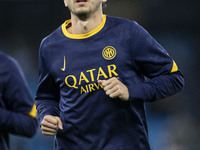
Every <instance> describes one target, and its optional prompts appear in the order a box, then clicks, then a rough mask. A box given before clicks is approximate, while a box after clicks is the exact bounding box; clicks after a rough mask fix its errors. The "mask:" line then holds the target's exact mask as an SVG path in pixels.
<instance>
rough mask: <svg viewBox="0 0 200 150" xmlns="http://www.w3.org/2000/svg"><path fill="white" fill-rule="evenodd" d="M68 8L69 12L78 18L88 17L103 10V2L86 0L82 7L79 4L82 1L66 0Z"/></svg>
mask: <svg viewBox="0 0 200 150" xmlns="http://www.w3.org/2000/svg"><path fill="white" fill-rule="evenodd" d="M65 1H66V3H67V6H68V9H69V11H70V12H71V13H72V14H73V15H75V16H77V17H87V16H89V15H91V14H93V13H95V12H96V11H98V10H99V9H102V8H101V7H102V1H101V0H84V1H83V2H85V3H84V4H83V5H80V4H79V3H78V2H80V1H81V0H65Z"/></svg>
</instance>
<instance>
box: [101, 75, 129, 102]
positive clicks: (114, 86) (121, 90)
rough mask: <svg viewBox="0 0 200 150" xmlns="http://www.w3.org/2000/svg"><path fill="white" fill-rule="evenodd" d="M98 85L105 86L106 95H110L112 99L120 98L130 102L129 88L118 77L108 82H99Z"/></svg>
mask: <svg viewBox="0 0 200 150" xmlns="http://www.w3.org/2000/svg"><path fill="white" fill-rule="evenodd" d="M98 83H99V84H101V85H102V86H103V89H104V91H105V92H106V95H108V96H109V97H110V98H120V99H121V100H123V101H128V99H129V91H128V88H127V87H126V86H125V85H124V84H123V83H122V82H121V81H119V80H118V79H117V78H116V77H113V78H110V79H108V80H98Z"/></svg>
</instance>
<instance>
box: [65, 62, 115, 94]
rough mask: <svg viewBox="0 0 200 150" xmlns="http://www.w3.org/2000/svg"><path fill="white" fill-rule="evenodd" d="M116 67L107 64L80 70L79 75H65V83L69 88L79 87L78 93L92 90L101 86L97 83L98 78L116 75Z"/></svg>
mask: <svg viewBox="0 0 200 150" xmlns="http://www.w3.org/2000/svg"><path fill="white" fill-rule="evenodd" d="M116 69H117V67H116V65H115V64H111V65H107V66H106V67H104V68H103V67H99V68H93V69H89V70H85V71H82V72H80V74H79V76H75V75H68V76H66V77H65V84H66V85H67V86H68V87H70V88H74V89H79V90H80V94H83V93H89V92H93V91H96V90H99V89H101V88H103V87H102V85H101V84H98V83H97V81H98V80H99V79H109V78H112V77H118V73H117V72H116ZM106 72H107V74H106Z"/></svg>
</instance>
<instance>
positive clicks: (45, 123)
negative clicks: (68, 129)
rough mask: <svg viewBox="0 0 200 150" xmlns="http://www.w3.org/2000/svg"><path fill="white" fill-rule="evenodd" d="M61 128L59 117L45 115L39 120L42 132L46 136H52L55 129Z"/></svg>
mask: <svg viewBox="0 0 200 150" xmlns="http://www.w3.org/2000/svg"><path fill="white" fill-rule="evenodd" d="M58 128H59V129H61V130H62V129H63V124H62V121H61V120H60V118H59V117H55V116H51V115H46V116H44V119H43V120H42V122H41V130H42V134H44V135H47V136H53V135H55V134H56V132H57V129H58Z"/></svg>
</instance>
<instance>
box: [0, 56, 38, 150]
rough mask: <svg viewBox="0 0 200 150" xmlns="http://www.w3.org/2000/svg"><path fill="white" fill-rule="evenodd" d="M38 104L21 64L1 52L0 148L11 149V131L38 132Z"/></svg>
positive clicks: (28, 133) (2, 149)
mask: <svg viewBox="0 0 200 150" xmlns="http://www.w3.org/2000/svg"><path fill="white" fill-rule="evenodd" d="M37 126H38V123H37V120H36V105H35V104H34V99H33V97H32V96H31V94H30V91H29V89H28V85H27V82H26V80H25V77H24V74H23V72H22V70H21V68H20V66H19V64H18V63H17V62H16V60H14V59H13V58H11V57H10V56H7V55H5V54H4V53H2V52H0V150H9V133H11V134H16V135H21V136H27V137H31V136H33V135H34V134H35V133H36V129H37Z"/></svg>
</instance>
